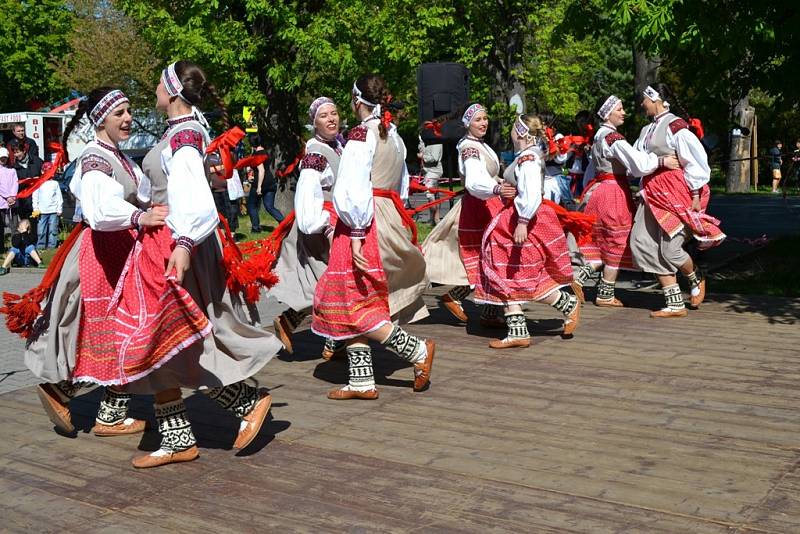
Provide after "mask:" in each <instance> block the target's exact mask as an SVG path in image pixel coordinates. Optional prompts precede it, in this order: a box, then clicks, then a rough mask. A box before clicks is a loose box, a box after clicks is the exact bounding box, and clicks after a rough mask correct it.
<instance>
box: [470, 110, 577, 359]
mask: <svg viewBox="0 0 800 534" xmlns="http://www.w3.org/2000/svg"><path fill="white" fill-rule="evenodd" d="M543 135H544V127H543V125H542V122H541V120H539V118H538V117H535V116H531V115H519V116H518V117H517V119H516V120H515V121H514V127H513V129H512V132H511V141H512V142H513V144H514V148H515V149H516V151H517V156H516V158H515V159H514V162H513V163H512V164H511V166H509V167H508V168H507V169H506V170H505V172H504V180H505V182H506V183H507V184H509V185H510V186H513V187H516V190H517V196H516V197H515V198H514V201H513V202H508V203H506V205H505V206H504V207H503V208H502V209H501V210H500V212H499V213H498V214H497V215H495V217H494V218H493V219H492V221H491V222H490V223H489V226H488V227H487V228H486V231H485V232H484V234H483V240H482V245H481V246H482V253H481V270H480V276H479V278H478V286H477V288H476V289H475V297H474V298H475V302H479V303H483V304H492V305H495V306H503V307H504V308H505V319H506V325H507V326H508V335H507V336H506V337H505V338H503V339H495V340H492V341H490V342H489V346H490V347H491V348H493V349H507V348H513V347H527V346H529V345H530V334H529V333H528V326H527V324H526V321H525V314H524V313H522V304H524V303H525V302H528V301H537V302H543V303H545V304H549V305H551V306H553V307H554V308H555V309H557V310H558V311H560V312H561V313H563V314H564V317H565V318H566V319H565V323H564V334H565V335H571V334H572V333H573V332H574V331H575V329H576V328H577V326H578V322H579V319H580V303H579V302H578V300H577V298H576V297H575V296H574V295H570V294H569V293H567V292H565V291H563V290H561V288H562V287H565V286H567V285H569V284H570V282H572V267H571V265H570V261H569V250H568V249H567V239H566V237H565V235H564V228H563V227H562V225H561V222H560V221H559V218H558V215H557V213H556V212H555V211H554V208H553V206H555V204H554V203H552V202H551V201H547V200H543V199H542V190H543V187H544V170H545V168H544V158H545V157H544V154H543V153H542V151H541V149H540V148H539V140H540V139H541V138H542V136H543Z"/></svg>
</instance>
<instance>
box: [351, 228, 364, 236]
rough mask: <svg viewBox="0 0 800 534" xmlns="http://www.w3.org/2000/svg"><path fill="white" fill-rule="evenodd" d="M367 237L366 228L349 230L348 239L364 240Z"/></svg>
mask: <svg viewBox="0 0 800 534" xmlns="http://www.w3.org/2000/svg"><path fill="white" fill-rule="evenodd" d="M366 236H367V229H366V228H351V229H350V239H364V238H365V237H366Z"/></svg>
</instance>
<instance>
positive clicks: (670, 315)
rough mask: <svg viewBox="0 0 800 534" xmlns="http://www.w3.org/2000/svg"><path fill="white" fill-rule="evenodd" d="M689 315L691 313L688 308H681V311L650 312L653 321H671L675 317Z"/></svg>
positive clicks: (668, 309)
mask: <svg viewBox="0 0 800 534" xmlns="http://www.w3.org/2000/svg"><path fill="white" fill-rule="evenodd" d="M687 315H689V311H688V310H687V309H686V308H681V309H680V310H673V309H670V308H662V309H660V310H657V311H652V312H650V317H652V318H653V319H671V318H674V317H686V316H687Z"/></svg>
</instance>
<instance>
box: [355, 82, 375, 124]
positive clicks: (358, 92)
mask: <svg viewBox="0 0 800 534" xmlns="http://www.w3.org/2000/svg"><path fill="white" fill-rule="evenodd" d="M353 98H355V99H356V100H357V101H358V102H361V103H362V104H364V105H365V106H369V107H371V108H372V115H371V116H372V117H376V118H379V117H380V116H381V105H380V104H375V103H373V102H370V101H369V100H366V99H365V98H364V97H362V96H361V90H360V89H359V88H358V86H357V85H356V82H353Z"/></svg>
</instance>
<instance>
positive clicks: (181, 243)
mask: <svg viewBox="0 0 800 534" xmlns="http://www.w3.org/2000/svg"><path fill="white" fill-rule="evenodd" d="M175 246H177V247H183V248H185V249H186V250H188V251H189V253H190V254H191V252H192V249H194V240H193V239H191V238H189V237H186V236H185V235H182V236H180V237H179V238H178V239H176V240H175Z"/></svg>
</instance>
